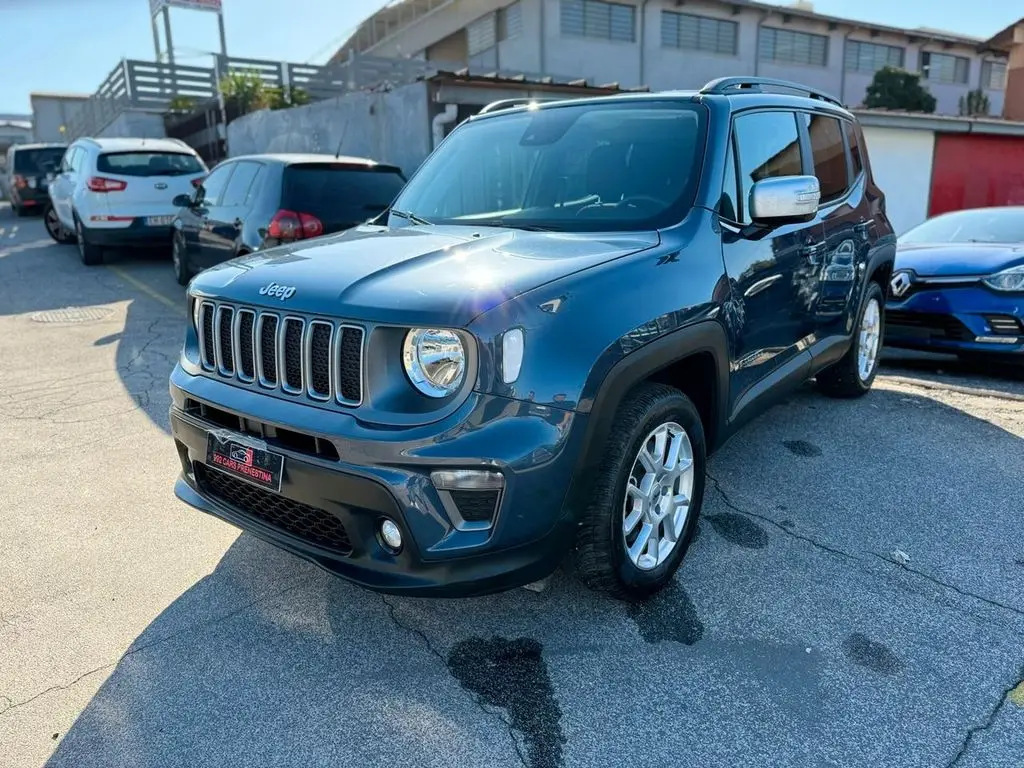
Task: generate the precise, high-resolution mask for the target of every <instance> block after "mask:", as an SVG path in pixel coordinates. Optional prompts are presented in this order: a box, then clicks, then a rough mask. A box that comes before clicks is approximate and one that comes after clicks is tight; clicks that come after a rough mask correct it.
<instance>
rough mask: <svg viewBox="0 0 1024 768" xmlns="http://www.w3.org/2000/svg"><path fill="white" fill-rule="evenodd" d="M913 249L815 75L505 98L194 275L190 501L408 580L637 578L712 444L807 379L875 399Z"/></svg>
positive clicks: (679, 520)
mask: <svg viewBox="0 0 1024 768" xmlns="http://www.w3.org/2000/svg"><path fill="white" fill-rule="evenodd" d="M773 89H774V90H775V91H786V93H769V92H768V91H771V90H773ZM894 255H895V238H894V236H893V233H892V227H891V225H890V223H889V220H888V218H887V216H886V213H885V200H884V195H883V193H882V191H881V190H880V189H879V188H878V187H877V186H876V184H875V182H874V181H873V179H872V175H871V169H870V165H869V163H868V157H867V153H866V152H865V148H864V140H863V135H862V132H861V129H860V127H859V125H858V123H857V120H856V118H855V117H854V116H853V115H852V114H851V113H850V112H848V111H847V110H845V109H844V108H843V107H842V106H841V105H840V104H839V102H837V101H835V100H834V99H832V98H831V97H828V96H827V95H825V94H821V93H818V92H816V91H811V90H809V89H807V88H804V87H803V86H800V85H796V84H791V83H783V82H780V81H773V80H767V79H758V78H746V77H743V78H726V79H722V80H718V81H714V82H711V83H708V84H707V85H706V86H705V87H704V88H703V89H701V91H700V92H691V93H679V92H673V93H650V94H646V93H645V94H620V95H614V96H607V97H600V98H595V99H585V100H572V101H563V102H556V103H551V104H540V105H535V106H532V107H524V106H518V107H517V106H505V107H500V106H498V107H495V108H493V109H489V110H488V109H485V110H483V111H482V112H481V113H480V114H479V115H476V116H474V117H472V118H470V119H469V120H467V121H465V122H463V123H462V124H460V125H459V126H458V127H457V128H456V129H455V130H453V131H452V133H451V134H450V135H449V136H448V137H447V138H446V139H445V140H444V141H443V142H442V143H441V144H440V146H439V147H438V148H437V149H436V150H435V151H434V153H433V154H431V156H430V157H429V158H428V159H427V160H426V161H425V162H424V163H423V165H422V166H421V167H420V168H419V170H418V171H417V172H416V173H415V174H414V175H413V176H412V178H411V179H410V180H409V182H408V184H406V186H405V188H404V189H403V190H402V192H401V193H400V194H399V195H398V197H397V199H396V200H395V201H394V202H393V204H392V205H391V206H389V208H388V209H387V210H386V211H385V212H384V213H382V214H381V215H380V216H379V217H378V218H377V219H375V220H374V221H373V222H371V223H369V224H366V225H362V226H359V227H356V228H353V229H350V230H348V231H347V232H345V233H343V234H341V235H338V236H336V237H332V238H326V239H321V240H314V241H312V242H308V243H305V242H298V243H292V244H288V245H284V246H280V247H276V248H272V249H269V250H267V251H265V252H262V253H253V254H250V255H249V256H246V257H243V258H239V259H235V260H232V261H229V262H227V263H225V264H221V265H219V266H216V267H213V268H211V269H209V270H206V271H205V272H203V273H201V274H199V275H197V276H196V277H195V278H194V280H193V281H192V282H191V284H190V287H189V290H188V292H187V295H188V301H189V305H190V316H191V322H190V323H189V325H188V328H187V331H186V338H185V343H184V348H183V351H182V355H181V357H180V359H179V362H178V363H177V365H176V366H175V368H174V370H173V372H172V374H171V380H170V391H171V396H172V401H173V404H172V407H171V412H170V423H171V428H172V433H173V436H174V440H175V445H176V447H177V452H178V454H179V457H180V459H181V469H182V474H181V477H180V479H179V480H178V482H177V484H176V492H177V494H178V496H179V497H180V498H181V499H183V500H184V501H186V502H187V503H189V504H191V505H193V506H194V507H196V508H197V509H199V510H201V511H203V512H207V513H209V514H212V515H216V516H218V517H220V518H222V519H224V520H227V521H229V522H231V523H234V524H235V525H238V526H240V527H242V528H244V529H246V530H248V531H250V532H252V533H253V534H255V535H256V536H258V537H261V538H263V539H266V540H268V541H271V542H273V543H275V544H277V545H278V546H280V547H282V548H284V549H285V550H287V551H290V552H293V553H295V554H298V555H300V556H302V557H305V558H307V559H309V560H311V561H313V562H315V563H317V564H318V565H320V566H322V567H324V568H326V569H328V570H330V571H332V572H334V573H336V574H339V575H341V576H344V577H346V578H348V579H351V580H353V581H355V582H357V583H359V584H362V585H364V586H367V587H371V588H373V589H377V590H381V591H385V592H405V593H415V594H420V595H428V594H433V595H467V594H482V593H487V592H493V591H499V590H504V589H508V588H511V587H515V586H521V585H524V584H528V583H530V582H533V581H536V580H539V579H541V578H543V577H545V576H547V575H548V574H550V573H551V572H552V571H553V570H554V569H555V568H556V567H557V566H558V564H559V563H560V561H562V559H563V558H564V557H565V556H566V555H567V554H569V553H571V555H572V557H573V559H574V562H575V567H576V570H577V572H578V574H579V575H580V577H581V578H582V579H583V580H584V581H585V582H586V583H587V584H589V585H590V586H592V587H595V588H598V589H602V590H607V591H609V592H611V593H612V594H615V595H619V596H623V597H627V598H643V597H646V596H648V595H650V594H652V593H653V592H656V591H657V590H659V589H661V588H662V587H664V586H665V585H666V584H667V583H668V582H669V581H670V580H671V578H672V575H673V573H674V572H675V571H676V569H677V568H678V567H679V565H680V562H681V561H682V559H683V556H684V554H685V552H686V550H687V547H688V546H689V544H690V541H691V540H692V538H693V535H694V531H695V530H696V525H697V519H698V517H699V514H700V511H701V507H702V504H703V500H704V491H705V467H706V459H707V456H708V453H709V452H710V451H712V450H713V449H715V448H716V447H718V446H720V445H721V444H722V443H723V442H724V441H725V440H726V439H727V437H728V436H729V435H731V434H733V433H734V432H735V431H736V430H737V429H738V428H739V427H740V426H741V425H742V424H743V423H744V422H747V421H748V420H749V419H751V418H752V417H753V416H754V415H756V414H757V413H759V412H761V411H763V410H764V409H765V408H767V407H768V406H769V405H770V404H771V403H772V402H774V401H776V400H778V399H779V398H780V397H782V396H784V395H785V394H786V393H788V392H790V391H791V390H792V389H793V388H794V387H796V386H797V385H799V384H800V383H801V382H803V381H804V380H806V379H807V378H809V377H817V384H818V386H819V387H820V388H821V389H822V390H823V391H824V392H825V393H827V394H829V395H833V396H838V397H858V396H861V395H864V394H865V393H866V392H868V391H869V389H870V388H871V386H872V382H873V381H874V379H875V375H876V372H877V370H878V349H879V342H880V332H881V329H882V327H883V312H884V302H885V298H884V296H885V294H884V290H885V286H887V285H888V281H889V277H890V274H891V272H892V263H893V258H894ZM750 471H752V472H760V471H762V470H761V469H759V468H756V467H751V468H750Z"/></svg>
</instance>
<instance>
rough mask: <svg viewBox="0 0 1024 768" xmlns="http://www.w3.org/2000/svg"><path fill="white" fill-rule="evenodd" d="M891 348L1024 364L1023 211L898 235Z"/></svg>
mask: <svg viewBox="0 0 1024 768" xmlns="http://www.w3.org/2000/svg"><path fill="white" fill-rule="evenodd" d="M885 319H886V328H885V343H886V344H888V345H889V346H892V347H902V348H905V349H918V350H926V351H934V352H949V353H955V354H960V355H975V354H978V353H982V354H988V353H993V354H999V355H1004V356H1014V355H1016V356H1018V357H1019V358H1020V359H1021V360H1022V361H1024V206H1012V207H1001V208H977V209H972V210H965V211H956V212H954V213H947V214H943V215H941V216H936V217H934V218H932V219H929V220H928V221H925V222H924V223H922V224H920V225H918V226H917V227H915V228H913V229H911V230H910V231H908V232H906V233H905V234H903V235H902V236H900V238H899V245H898V250H897V254H896V269H895V271H894V272H893V275H892V278H891V279H890V281H889V299H888V303H887V307H886V313H885Z"/></svg>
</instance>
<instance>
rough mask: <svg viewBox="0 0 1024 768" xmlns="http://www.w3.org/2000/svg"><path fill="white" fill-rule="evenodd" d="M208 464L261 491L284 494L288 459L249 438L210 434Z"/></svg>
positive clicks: (208, 438)
mask: <svg viewBox="0 0 1024 768" xmlns="http://www.w3.org/2000/svg"><path fill="white" fill-rule="evenodd" d="M206 463H207V464H209V465H210V466H211V467H216V468H217V469H219V470H220V471H221V472H225V473H227V474H229V475H233V476H234V477H240V478H242V479H244V480H248V481H249V482H250V483H252V484H253V485H258V486H259V487H260V488H266V489H267V490H270V491H280V490H281V476H282V475H283V474H284V456H282V455H281V454H279V453H273V452H271V451H268V450H266V448H263V447H261V446H259V445H256V444H254V442H251V441H248V440H246V439H245V438H242V437H236V436H234V435H230V434H224V433H215V432H210V433H209V436H208V437H207V440H206Z"/></svg>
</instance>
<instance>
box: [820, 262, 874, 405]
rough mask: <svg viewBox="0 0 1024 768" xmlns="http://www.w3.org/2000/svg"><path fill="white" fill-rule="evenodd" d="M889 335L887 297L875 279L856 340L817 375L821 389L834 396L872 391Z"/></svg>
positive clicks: (862, 308) (865, 299)
mask: <svg viewBox="0 0 1024 768" xmlns="http://www.w3.org/2000/svg"><path fill="white" fill-rule="evenodd" d="M884 338H885V297H884V296H883V294H882V288H881V286H880V285H879V284H878V283H876V282H874V281H872V282H870V283H868V287H867V290H865V291H864V297H863V299H862V300H861V306H860V310H859V311H858V313H857V323H856V325H855V326H854V331H853V342H852V343H851V344H850V348H849V349H848V350H847V351H846V354H845V355H843V356H842V357H841V358H840V359H839V361H838V362H836V363H834V364H832V365H831V366H829V367H828V368H826V369H825V370H823V371H821V372H820V373H819V374H818V375H817V377H816V378H817V382H818V389H820V390H821V391H822V392H824V393H825V394H826V395H829V396H830V397H842V398H852V397H862V396H863V395H866V394H867V393H868V392H870V391H871V385H872V384H873V383H874V381H875V376H877V375H878V364H879V359H880V357H881V351H882V339H884Z"/></svg>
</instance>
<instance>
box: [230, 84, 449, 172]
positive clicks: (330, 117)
mask: <svg viewBox="0 0 1024 768" xmlns="http://www.w3.org/2000/svg"><path fill="white" fill-rule="evenodd" d="M427 109H428V103H427V85H426V83H422V82H421V83H413V84H411V85H406V86H403V87H401V88H396V89H395V90H394V91H391V92H390V93H350V94H346V95H345V96H341V97H339V98H336V99H330V100H328V101H321V102H317V103H316V104H309V105H307V106H304V107H296V108H294V109H282V110H274V111H271V110H261V111H259V112H254V113H253V114H250V115H245V116H244V117H240V118H239V119H237V120H234V121H232V122H231V124H230V125H228V155H229V156H230V157H237V156H238V155H249V154H255V153H260V152H316V153H328V154H332V155H333V154H334V153H335V152H337V151H338V146H339V142H340V144H341V154H344V155H352V156H357V157H368V158H371V159H373V160H378V161H380V162H385V163H392V164H395V165H397V166H399V167H400V168H401V169H402V170H403V171H405V172H406V173H407V174H411V173H412V172H413V171H414V170H415V169H416V168H417V167H419V164H420V163H421V162H423V160H424V159H425V158H426V156H427V155H428V154H429V153H430V149H431V147H430V121H429V118H428V113H427Z"/></svg>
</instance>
